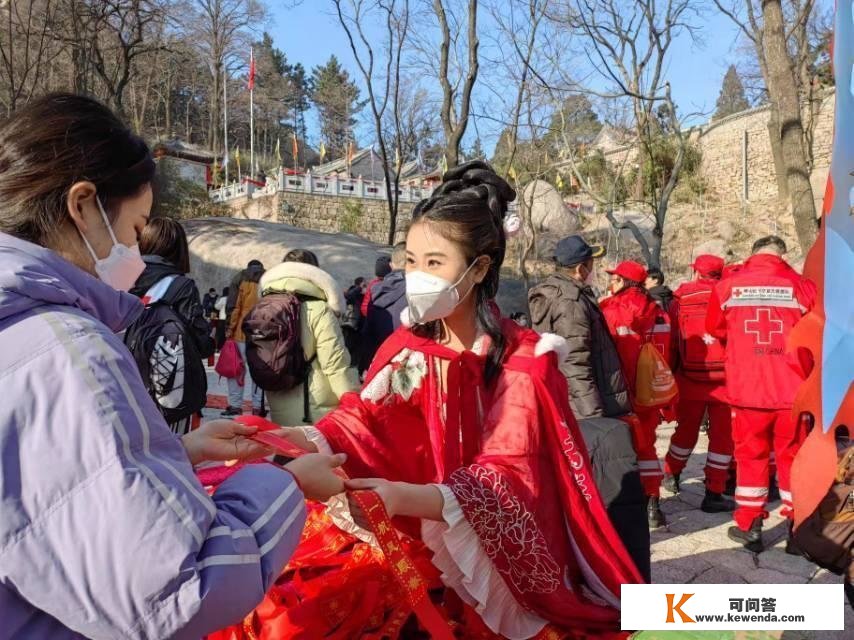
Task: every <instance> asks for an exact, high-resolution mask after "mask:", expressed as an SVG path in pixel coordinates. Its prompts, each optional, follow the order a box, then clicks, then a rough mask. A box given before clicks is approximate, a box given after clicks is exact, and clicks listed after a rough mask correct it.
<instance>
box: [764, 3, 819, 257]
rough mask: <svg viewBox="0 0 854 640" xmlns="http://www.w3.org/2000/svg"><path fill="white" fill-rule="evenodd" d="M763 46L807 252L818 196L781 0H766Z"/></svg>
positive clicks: (791, 198) (787, 172) (800, 234)
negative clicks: (813, 190) (811, 180)
mask: <svg viewBox="0 0 854 640" xmlns="http://www.w3.org/2000/svg"><path fill="white" fill-rule="evenodd" d="M762 16H763V20H764V30H763V38H762V46H763V49H764V51H765V62H766V64H767V67H768V94H769V96H770V97H771V102H772V103H774V104H776V106H777V110H778V113H779V116H780V150H781V155H782V159H783V170H784V171H785V176H786V184H787V186H788V191H789V202H790V206H791V209H792V217H793V218H794V221H795V230H796V232H797V235H798V241H799V242H800V245H801V250H802V251H803V252H804V253H806V252H807V250H809V248H810V247H811V246H812V245H813V243H814V242H815V239H816V235H817V231H818V225H817V223H816V212H815V200H814V198H813V192H812V185H811V184H810V174H809V163H808V162H807V154H806V149H804V128H803V122H802V120H801V105H800V98H799V96H798V86H797V83H796V81H795V74H794V70H793V68H792V60H791V56H790V54H789V51H788V49H787V48H786V34H785V23H784V20H783V8H782V6H781V3H780V0H763V2H762Z"/></svg>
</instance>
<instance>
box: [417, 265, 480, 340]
mask: <svg viewBox="0 0 854 640" xmlns="http://www.w3.org/2000/svg"><path fill="white" fill-rule="evenodd" d="M476 262H477V260H475V262H472V263H471V264H470V265H469V267H468V269H466V270H465V271H464V272H463V275H461V276H460V278H459V280H457V281H456V282H448V281H447V280H445V279H444V278H440V277H439V276H431V275H430V274H429V273H424V272H423V271H410V272H409V273H407V274H406V301H407V302H408V303H409V319H410V321H411V322H412V323H413V324H424V323H427V322H433V321H434V320H441V319H442V318H447V317H448V316H449V315H451V313H453V311H454V309H456V308H457V305H458V304H460V302H461V301H462V298H460V293H459V291H457V286H458V285H459V284H460V283H461V282H462V281H463V278H465V277H466V275H467V274H468V272H469V271H471V268H472V267H473V266H474V265H475V263H476ZM473 288H474V284H472V286H471V287H469V290H468V291H467V292H466V294H465V295H466V296H467V295H468V294H469V293H471V290H472V289H473ZM463 298H465V296H463Z"/></svg>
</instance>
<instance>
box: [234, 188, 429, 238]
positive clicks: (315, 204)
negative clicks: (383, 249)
mask: <svg viewBox="0 0 854 640" xmlns="http://www.w3.org/2000/svg"><path fill="white" fill-rule="evenodd" d="M225 205H226V206H227V207H229V208H230V209H231V210H232V211H233V212H234V213H233V215H234V217H237V218H248V219H251V220H266V221H269V222H282V223H285V224H290V225H293V226H295V227H300V228H302V229H310V230H313V231H322V232H327V233H353V234H355V235H357V236H359V237H361V238H365V239H366V240H370V241H372V242H377V243H380V244H386V243H387V242H388V229H389V215H388V206H387V205H386V202H385V200H369V199H363V198H347V197H340V196H339V197H335V196H324V195H317V194H303V193H290V192H278V193H276V194H274V195H269V196H264V197H259V198H253V199H247V198H241V199H239V200H231V201H228V202H226V203H225ZM413 206H414V205H413V204H411V203H403V202H402V203H400V204H399V206H398V221H397V238H396V241H400V240H402V239H403V234H404V232H405V230H406V226H407V224H408V223H409V221H410V220H411V218H412V208H413Z"/></svg>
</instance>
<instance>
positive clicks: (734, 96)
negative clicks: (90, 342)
mask: <svg viewBox="0 0 854 640" xmlns="http://www.w3.org/2000/svg"><path fill="white" fill-rule="evenodd" d="M716 106H717V109H716V111H715V115H714V116H713V117H712V119H713V120H719V119H720V118H725V117H726V116H729V115H732V114H733V113H738V112H739V111H744V110H745V109H749V108H750V103H749V102H748V101H747V97H746V96H745V94H744V85H743V84H742V83H741V78H740V77H739V75H738V71H736V70H735V65H732V64H731V65H730V66H729V69H727V70H726V75H725V76H724V81H723V84H722V85H721V92H720V94H719V95H718V102H717V105H716Z"/></svg>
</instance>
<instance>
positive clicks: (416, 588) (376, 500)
mask: <svg viewBox="0 0 854 640" xmlns="http://www.w3.org/2000/svg"><path fill="white" fill-rule="evenodd" d="M236 421H237V422H239V423H241V424H244V425H248V426H253V427H257V429H258V431H257V432H256V433H255V434H254V435H252V436H249V437H250V438H252V439H253V440H255V441H257V442H260V443H263V444H265V445H267V446H269V447H272V448H273V449H275V450H276V451H277V452H279V453H281V454H282V455H284V456H287V457H289V458H301V457H304V456H307V455H318V454H308V453H307V452H306V451H304V450H302V449H300V448H298V447H296V446H295V445H294V444H293V443H292V442H290V441H289V440H287V439H286V438H284V437H283V436H281V435H279V434H277V433H274V432H276V431H280V429H281V427H280V426H279V425H277V424H274V423H272V422H270V421H269V420H265V419H264V418H261V417H259V416H241V417H239V418H237V419H236ZM318 457H324V456H319V455H318ZM338 473H340V475H341V476H342V477H343V478H345V479H346V474H344V473H343V472H342V471H339V472H338ZM342 488H343V484H342ZM348 495H349V496H350V498H351V499H352V500H353V501H355V502H356V503H357V504H358V505H359V507H360V508H361V511H362V513H363V514H364V516H365V518H366V520H367V523H368V524H369V525H370V526H369V528H370V530H371V531H372V532H373V534H374V536H375V537H376V539H377V542H378V543H379V546H380V548H381V549H382V551H383V553H384V554H385V556H386V559H387V560H388V565H389V568H390V570H391V571H392V573H393V574H394V577H395V579H396V580H397V582H398V584H399V585H400V587H401V588H402V589H403V591H404V593H406V596H407V600H408V602H409V604H410V606H411V607H412V610H413V612H414V613H415V615H416V616H417V617H418V620H419V621H420V622H421V624H422V625H423V626H424V628H425V629H426V630H427V631H428V632H429V633H430V635H431V637H432V638H434V640H453V637H454V636H453V634H452V633H451V629H450V626H449V624H448V622H447V620H445V619H444V618H443V617H442V615H441V614H440V613H439V611H438V609H437V608H436V606H435V605H434V604H433V603H432V602H431V601H430V598H429V595H428V592H427V582H426V581H425V580H424V578H423V576H422V575H421V573H420V571H419V570H418V568H417V567H416V566H415V563H414V562H413V560H412V558H410V557H409V556H408V554H407V553H406V551H405V550H404V546H403V544H402V541H401V539H400V534H399V533H398V531H397V529H395V527H394V525H393V524H392V522H391V518H389V515H388V513H387V511H386V509H385V505H384V504H383V501H382V499H381V498H380V497H379V496H378V495H377V493H376V492H374V491H363V490H362V491H349V492H348Z"/></svg>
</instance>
